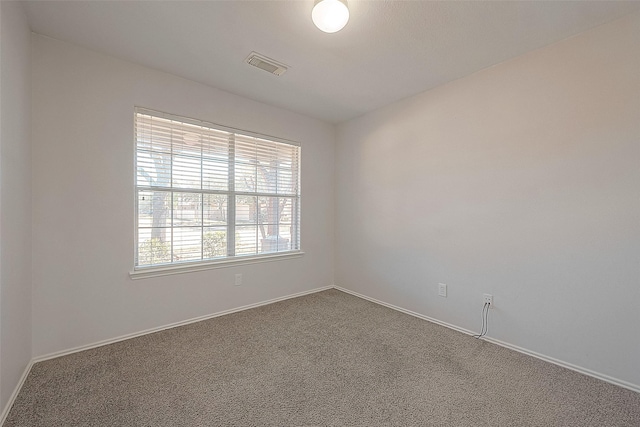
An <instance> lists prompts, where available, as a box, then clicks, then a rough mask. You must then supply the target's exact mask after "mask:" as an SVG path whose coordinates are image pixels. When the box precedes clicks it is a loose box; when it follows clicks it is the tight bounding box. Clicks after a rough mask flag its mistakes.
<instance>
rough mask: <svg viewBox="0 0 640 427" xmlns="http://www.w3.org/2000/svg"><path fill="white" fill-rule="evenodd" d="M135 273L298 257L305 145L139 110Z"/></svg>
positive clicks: (137, 128)
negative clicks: (247, 259) (242, 259)
mask: <svg viewBox="0 0 640 427" xmlns="http://www.w3.org/2000/svg"><path fill="white" fill-rule="evenodd" d="M135 144H136V159H135V163H136V210H137V218H136V219H137V220H136V259H135V266H136V267H149V266H158V265H167V264H169V265H171V264H177V263H197V262H209V261H215V260H219V259H232V258H236V257H237V258H240V257H247V256H259V255H266V254H273V253H277V252H290V251H299V250H300V166H299V165H300V146H299V145H297V144H295V143H289V142H286V141H280V140H274V138H269V137H262V136H260V135H255V134H250V133H248V132H244V133H243V132H239V131H236V130H233V129H228V128H224V127H221V126H217V125H213V124H209V123H204V122H199V121H196V120H191V119H185V118H180V117H176V116H171V115H168V114H164V113H157V112H153V111H150V110H145V109H141V108H136V111H135Z"/></svg>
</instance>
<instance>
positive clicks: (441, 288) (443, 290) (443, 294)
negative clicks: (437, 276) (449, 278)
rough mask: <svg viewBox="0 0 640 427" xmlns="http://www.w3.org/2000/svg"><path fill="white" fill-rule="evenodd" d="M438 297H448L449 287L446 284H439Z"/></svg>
mask: <svg viewBox="0 0 640 427" xmlns="http://www.w3.org/2000/svg"><path fill="white" fill-rule="evenodd" d="M438 295H440V296H441V297H445V298H446V297H447V285H446V284H445V283H438Z"/></svg>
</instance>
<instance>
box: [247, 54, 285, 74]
mask: <svg viewBox="0 0 640 427" xmlns="http://www.w3.org/2000/svg"><path fill="white" fill-rule="evenodd" d="M245 61H246V62H247V64H249V65H253V66H254V67H258V68H260V69H261V70H265V71H268V72H270V73H271V74H275V75H276V76H281V75H283V74H284V72H285V71H287V68H289V67H288V66H286V65H284V64H282V63H280V62H278V61H274V60H273V59H271V58H267V57H266V56H263V55H260V54H259V53H255V52H251V54H250V55H249V56H247V59H245Z"/></svg>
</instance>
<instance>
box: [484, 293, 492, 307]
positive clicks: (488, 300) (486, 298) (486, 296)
mask: <svg viewBox="0 0 640 427" xmlns="http://www.w3.org/2000/svg"><path fill="white" fill-rule="evenodd" d="M482 303H483V304H489V308H491V307H493V295H491V294H484V295H482Z"/></svg>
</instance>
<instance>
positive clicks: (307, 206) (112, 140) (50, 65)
mask: <svg viewBox="0 0 640 427" xmlns="http://www.w3.org/2000/svg"><path fill="white" fill-rule="evenodd" d="M136 105H137V106H142V107H147V108H152V109H155V110H160V111H164V112H168V113H172V114H177V115H182V116H187V117H192V118H196V119H201V120H206V121H211V122H214V123H219V124H222V125H226V126H231V127H236V128H240V129H245V130H250V131H255V132H260V133H264V134H267V135H274V136H278V137H281V138H286V139H290V140H295V141H300V142H301V143H302V178H301V179H302V201H303V205H302V249H303V250H304V252H305V255H304V256H303V257H301V258H295V259H289V260H285V261H277V262H268V263H262V264H253V265H245V266H236V267H229V268H220V269H215V270H207V271H202V272H196V273H186V274H179V275H174V276H164V277H156V278H150V279H142V280H136V281H132V280H131V279H130V278H129V271H131V270H132V269H133V257H134V183H133V150H134V144H133V108H134V106H136ZM33 107H34V108H33V150H34V155H33V253H34V260H35V261H36V262H34V266H33V285H34V317H33V329H34V330H33V343H34V344H33V345H34V356H36V357H37V356H41V355H45V354H50V353H53V352H57V351H61V350H66V349H71V348H74V347H77V346H82V345H88V344H92V343H95V342H98V341H101V340H105V339H111V338H115V337H119V336H122V335H126V334H131V333H136V332H140V331H143V330H146V329H149V328H155V327H160V326H163V325H167V324H170V323H173V322H179V321H183V320H187V319H190V318H194V317H198V316H203V315H207V314H212V313H216V312H219V311H223V310H227V309H231V308H236V307H240V306H243V305H247V304H252V303H256V302H260V301H264V300H269V299H272V298H277V297H281V296H285V295H290V294H293V293H297V292H302V291H307V290H311V289H314V288H319V287H323V286H330V285H331V284H332V283H333V255H332V250H333V246H334V244H333V212H334V205H333V201H334V194H333V188H334V185H333V179H334V144H335V128H334V127H333V126H331V125H328V124H326V123H323V122H321V121H318V120H315V119H310V118H307V117H305V116H302V115H299V114H295V113H292V112H289V111H285V110H282V109H279V108H275V107H271V106H268V105H265V104H261V103H258V102H255V101H251V100H248V99H246V98H242V97H239V96H235V95H232V94H230V93H227V92H223V91H220V90H217V89H214V88H211V87H208V86H204V85H201V84H197V83H194V82H192V81H189V80H185V79H182V78H178V77H175V76H172V75H169V74H165V73H162V72H158V71H155V70H151V69H149V68H145V67H142V66H138V65H134V64H132V63H129V62H125V61H121V60H118V59H115V58H112V57H109V56H105V55H102V54H99V53H96V52H92V51H89V50H86V49H83V48H80V47H77V46H74V45H70V44H66V43H63V42H59V41H56V40H53V39H50V38H46V37H42V36H39V35H35V34H34V35H33ZM240 272H241V273H243V275H244V276H243V283H242V286H238V287H236V286H233V283H234V274H235V273H240Z"/></svg>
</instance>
